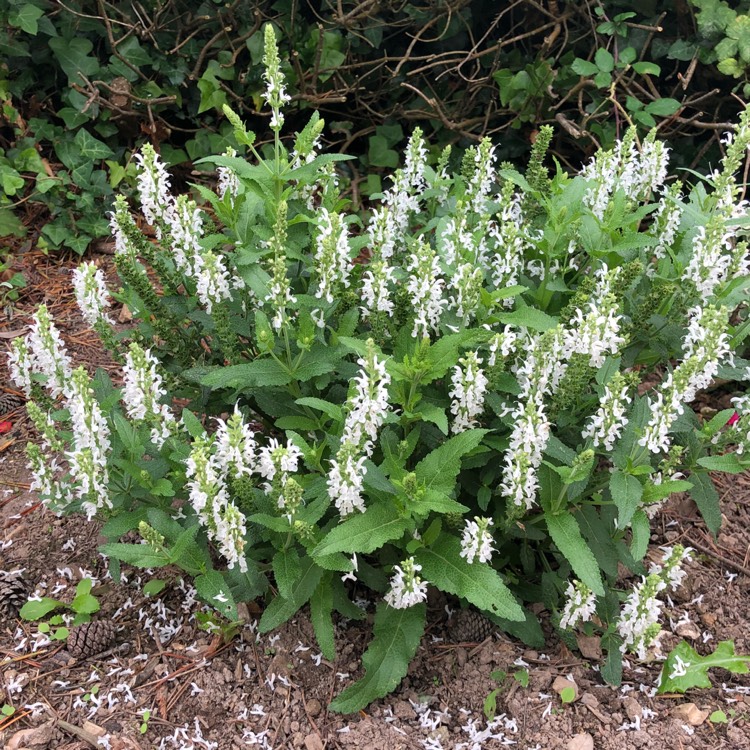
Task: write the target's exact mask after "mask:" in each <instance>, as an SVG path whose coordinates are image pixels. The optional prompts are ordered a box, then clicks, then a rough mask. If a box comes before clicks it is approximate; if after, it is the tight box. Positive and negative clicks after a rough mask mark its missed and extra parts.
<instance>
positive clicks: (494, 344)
mask: <svg viewBox="0 0 750 750" xmlns="http://www.w3.org/2000/svg"><path fill="white" fill-rule="evenodd" d="M517 340H518V335H517V334H516V333H514V332H513V331H512V330H511V327H510V326H505V328H503V330H502V331H501V332H500V333H496V334H495V335H494V336H493V337H492V339H490V356H489V357H487V365H488V366H489V367H494V366H495V364H496V363H497V354H498V352H499V353H500V356H501V357H503V358H505V357H509V356H510V355H511V354H512V353H513V351H514V350H515V348H516V341H517Z"/></svg>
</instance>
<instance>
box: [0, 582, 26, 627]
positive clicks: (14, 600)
mask: <svg viewBox="0 0 750 750" xmlns="http://www.w3.org/2000/svg"><path fill="white" fill-rule="evenodd" d="M28 597H29V593H28V590H27V588H26V581H24V579H23V577H22V576H21V575H19V574H18V573H15V574H11V573H6V572H5V571H0V614H2V615H3V617H4V618H5V617H15V616H16V615H17V614H18V610H20V609H21V607H23V605H24V604H26V600H27V599H28Z"/></svg>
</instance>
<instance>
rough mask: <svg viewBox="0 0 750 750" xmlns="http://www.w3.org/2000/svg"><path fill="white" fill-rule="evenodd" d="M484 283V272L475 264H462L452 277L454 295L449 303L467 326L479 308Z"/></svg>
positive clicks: (451, 285)
mask: <svg viewBox="0 0 750 750" xmlns="http://www.w3.org/2000/svg"><path fill="white" fill-rule="evenodd" d="M483 282H484V271H483V270H482V267H481V266H479V265H475V264H474V263H461V265H459V266H458V268H457V269H456V271H455V273H453V274H452V275H451V277H450V289H451V291H452V292H453V294H451V295H450V297H449V298H448V302H449V305H450V307H451V309H453V310H455V311H456V315H458V317H459V318H461V320H462V322H463V324H464V325H465V326H468V325H469V323H470V322H471V320H472V319H473V317H474V315H475V314H476V311H477V308H478V307H479V300H480V298H481V293H482V284H483Z"/></svg>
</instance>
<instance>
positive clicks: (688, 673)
mask: <svg viewBox="0 0 750 750" xmlns="http://www.w3.org/2000/svg"><path fill="white" fill-rule="evenodd" d="M712 667H721V668H722V669H726V670H727V671H729V672H731V673H732V674H747V673H748V672H750V655H744V656H743V655H737V654H735V653H734V641H721V643H719V645H718V646H717V647H716V650H715V651H714V652H713V653H712V654H708V655H707V656H701V655H700V654H699V653H698V652H697V651H696V650H695V649H694V648H693V647H692V646H691V645H690V644H689V643H687V641H682V642H681V643H679V644H678V645H677V646H675V648H674V649H672V652H671V653H670V654H669V656H668V657H667V660H666V661H665V662H664V666H663V667H662V670H661V676H660V678H659V689H658V690H657V692H658V693H684V692H685V691H686V690H690V688H694V687H699V688H710V687H711V680H710V678H709V676H708V670H709V669H711V668H712Z"/></svg>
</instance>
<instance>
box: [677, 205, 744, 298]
mask: <svg viewBox="0 0 750 750" xmlns="http://www.w3.org/2000/svg"><path fill="white" fill-rule="evenodd" d="M732 237H733V232H732V230H729V229H726V228H725V227H724V225H723V222H721V221H719V220H714V221H713V222H711V223H710V224H709V225H708V226H707V227H698V231H697V232H696V234H695V237H694V238H693V254H692V256H691V258H690V262H689V263H688V265H687V267H686V268H685V271H684V273H683V274H682V278H683V279H684V280H686V281H691V282H692V283H693V284H695V287H696V289H697V290H698V292H699V293H700V294H701V296H702V297H703V298H704V299H705V298H707V297H711V296H712V295H713V294H714V292H715V290H716V287H717V286H719V284H721V283H723V282H724V281H726V279H727V275H728V271H729V267H730V265H731V264H732V259H733V258H732V252H731V251H732Z"/></svg>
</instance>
